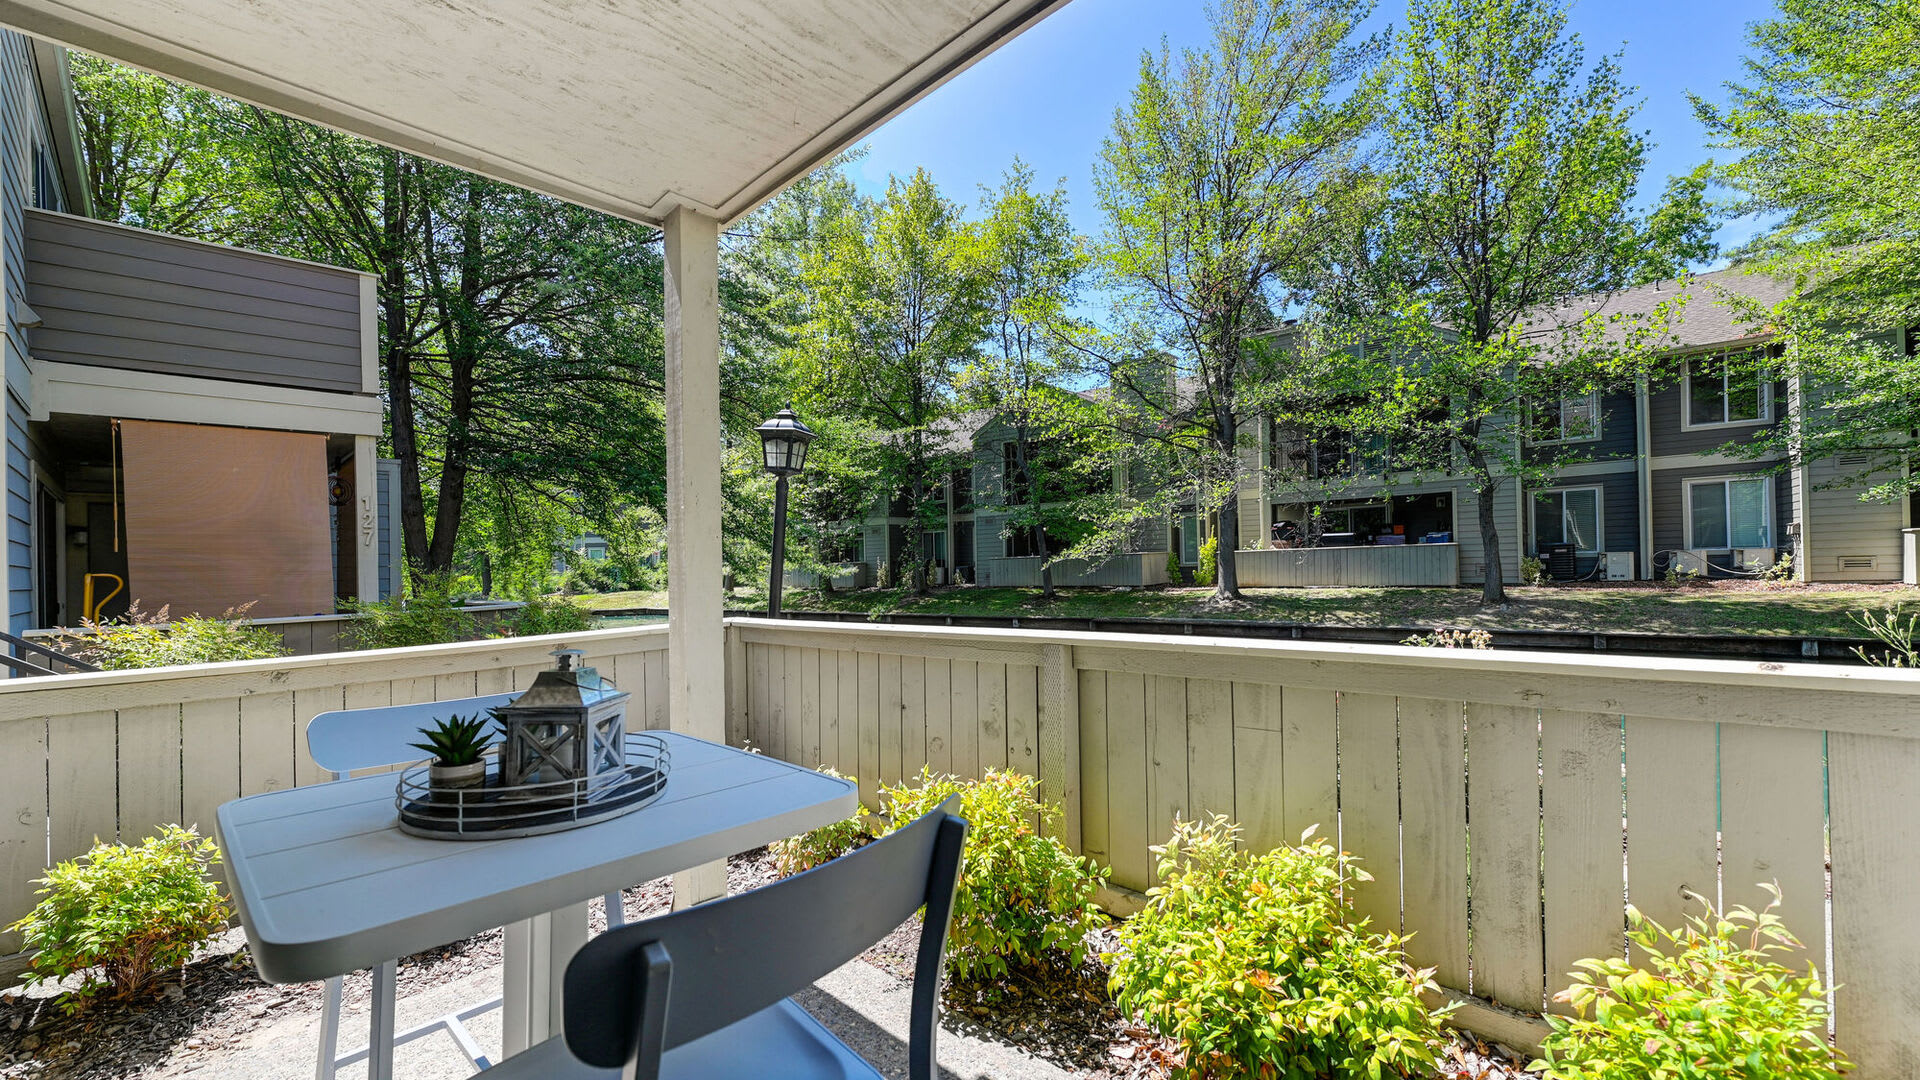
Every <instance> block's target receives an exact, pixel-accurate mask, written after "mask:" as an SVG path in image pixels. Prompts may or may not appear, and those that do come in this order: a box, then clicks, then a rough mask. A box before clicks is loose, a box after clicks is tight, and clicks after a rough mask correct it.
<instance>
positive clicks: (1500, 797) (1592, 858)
mask: <svg viewBox="0 0 1920 1080" xmlns="http://www.w3.org/2000/svg"><path fill="white" fill-rule="evenodd" d="M561 640H565V641H566V642H567V643H568V644H570V645H574V646H577V647H582V648H585V649H586V650H587V652H588V655H589V656H590V657H591V658H592V659H593V660H594V661H595V662H596V663H597V664H598V666H599V667H600V668H601V669H602V670H603V671H606V672H608V673H609V674H610V675H611V676H612V677H613V678H614V679H615V680H616V681H617V682H619V683H620V684H621V685H623V686H625V687H627V688H628V689H631V690H633V691H634V692H635V705H634V709H635V710H637V711H638V712H639V713H640V714H641V715H640V716H638V717H634V718H632V719H630V722H631V723H633V725H634V726H635V727H662V726H665V724H666V722H667V716H666V701H665V683H666V680H665V671H666V668H665V659H666V652H665V650H666V636H665V632H664V629H663V628H660V627H647V628H627V629H619V630H605V631H594V632H590V633H585V634H576V635H568V636H566V637H565V638H564V639H562V638H559V637H552V638H527V639H519V640H505V641H486V642H473V643H467V644H461V645H446V646H432V647H428V648H422V649H407V650H392V651H387V652H370V653H348V654H340V655H336V656H316V657H304V658H299V659H288V660H266V661H247V662H243V663H237V664H216V665H204V666H199V667H193V668H176V669H156V670H151V671H135V672H102V673H98V674H82V675H71V676H63V677H59V678H40V679H17V680H13V681H11V682H9V683H6V684H4V685H0V792H5V793H6V797H7V798H8V800H9V801H8V803H7V813H6V814H5V815H4V816H3V817H0V921H7V920H11V919H13V918H15V917H17V916H18V915H20V914H21V913H23V912H24V911H25V910H26V908H27V906H28V903H29V901H30V899H31V891H32V885H31V883H30V879H31V878H33V877H36V876H38V875H39V873H40V872H41V868H42V867H44V866H45V865H46V860H47V859H48V858H56V859H57V858H67V857H71V856H72V855H74V854H77V853H78V852H80V851H81V850H84V848H85V846H86V845H87V844H88V843H89V842H91V840H92V838H93V837H94V836H96V835H97V836H100V837H103V838H105V837H112V836H115V835H118V836H120V837H121V838H123V839H129V840H131V839H136V838H138V837H140V836H142V835H144V834H145V833H146V832H147V831H149V830H150V829H151V828H152V827H153V826H154V825H157V824H159V823H162V822H167V821H173V820H184V821H188V822H194V821H198V822H201V823H203V824H204V823H205V822H207V821H208V820H210V814H211V811H212V808H213V807H214V806H215V805H217V804H218V803H220V802H222V801H224V800H226V799H229V798H232V797H234V796H236V795H240V794H244V793H248V792H254V791H261V790H266V789H268V788H273V787H284V786H290V785H293V784H302V783H310V782H315V781H317V780H319V779H321V778H322V777H321V775H320V774H319V771H318V770H317V769H316V768H315V767H314V766H313V765H312V763H311V762H310V761H308V760H307V759H306V757H305V752H304V746H303V741H302V739H301V737H300V736H301V725H302V721H303V720H304V719H305V718H307V717H310V716H312V715H314V714H315V713H317V712H319V711H321V710H323V709H331V708H339V707H342V706H343V705H345V706H353V705H359V704H387V703H390V702H402V701H421V700H433V699H439V698H453V697H460V696H467V695H471V694H474V693H477V692H480V693H484V692H489V691H497V690H505V689H509V688H511V687H514V686H519V685H525V682H526V680H527V679H529V678H530V677H531V676H532V674H533V673H534V672H535V671H537V670H539V669H540V668H541V667H543V666H545V664H546V663H547V660H548V658H547V652H548V651H549V650H550V649H552V648H553V647H554V646H555V645H556V644H557V643H558V642H559V641H561ZM727 656H728V661H727V667H726V679H727V700H728V704H727V718H726V719H727V728H726V730H727V736H728V739H729V740H730V741H732V742H734V743H736V744H740V743H747V742H750V743H751V744H752V745H753V746H755V747H756V748H759V749H761V750H764V751H765V752H767V753H769V754H772V755H775V756H777V757H781V758H783V759H785V760H788V761H792V762H796V763H800V764H806V765H820V764H827V765H832V766H834V767H836V768H838V769H841V770H843V771H845V772H848V773H851V774H853V775H855V776H858V777H859V779H860V789H861V796H862V798H863V799H864V800H865V801H866V802H867V804H868V805H869V806H873V805H877V802H876V796H877V790H878V786H879V785H882V784H892V783H898V782H900V781H902V780H904V779H907V778H909V777H911V776H913V775H914V774H915V773H917V772H918V771H919V770H920V769H921V767H923V766H926V767H930V768H932V769H933V770H935V771H937V772H954V773H958V774H961V775H972V774H977V773H979V772H980V771H981V770H984V769H986V768H989V767H996V768H1011V769H1017V770H1019V771H1022V772H1026V773H1029V774H1032V775H1035V776H1037V777H1039V778H1040V780H1041V781H1042V790H1043V793H1044V794H1045V795H1046V796H1047V797H1049V798H1051V799H1054V800H1057V801H1059V802H1061V803H1062V805H1063V807H1064V809H1065V815H1064V821H1063V824H1062V828H1061V832H1062V839H1063V840H1064V841H1065V842H1066V843H1067V844H1069V845H1070V846H1072V847H1073V848H1075V849H1077V850H1081V851H1084V852H1085V853H1086V854H1088V855H1090V856H1092V857H1094V858H1096V859H1099V860H1100V861H1102V862H1104V863H1107V864H1108V865H1110V866H1111V867H1112V868H1113V878H1114V882H1115V884H1116V885H1118V886H1120V887H1121V888H1122V890H1130V891H1133V892H1137V891H1139V890H1144V889H1146V888H1147V887H1149V886H1150V885H1152V884H1153V871H1152V862H1151V856H1150V853H1149V852H1148V846H1149V845H1151V844H1153V843H1157V842H1159V841H1160V840H1162V839H1164V838H1165V836H1166V834H1167V833H1168V831H1169V828H1170V826H1171V823H1172V821H1173V819H1174V818H1175V817H1176V816H1179V817H1186V818H1192V817H1196V816H1199V815H1203V814H1212V813H1223V814H1228V815H1231V816H1232V817H1234V818H1235V819H1236V820H1238V821H1239V822H1240V823H1241V824H1242V825H1243V826H1244V827H1245V828H1246V830H1247V842H1248V844H1249V845H1250V846H1256V847H1264V846H1270V845H1277V844H1282V843H1286V842H1289V841H1292V840H1295V839H1297V838H1298V837H1299V835H1300V833H1301V832H1302V831H1303V830H1304V829H1306V828H1307V827H1308V826H1318V827H1319V829H1320V831H1321V832H1322V833H1323V834H1329V835H1334V836H1337V837H1338V839H1339V843H1340V844H1341V846H1342V847H1344V848H1346V849H1348V850H1350V851H1353V852H1355V853H1357V854H1358V855H1359V856H1360V857H1361V858H1362V859H1363V860H1364V861H1365V865H1366V866H1367V867H1368V868H1369V869H1370V870H1371V872H1372V873H1373V875H1374V877H1375V881H1374V882H1373V883H1371V884H1357V885H1355V886H1353V888H1354V890H1355V891H1354V894H1353V896H1354V901H1355V903H1356V905H1357V906H1358V908H1359V910H1360V911H1361V913H1362V914H1364V915H1366V916H1367V917H1369V918H1371V919H1373V920H1374V922H1375V924H1376V925H1379V926H1382V927H1388V928H1394V929H1399V930H1404V931H1406V932H1409V933H1414V934H1415V936H1414V938H1413V940H1412V942H1411V943H1410V945H1409V949H1410V951H1411V953H1412V956H1413V959H1414V960H1415V961H1416V962H1418V963H1419V964H1421V965H1423V966H1424V965H1431V966H1433V967H1435V968H1436V969H1437V970H1438V977H1439V981H1440V982H1441V983H1442V984H1443V985H1445V986H1446V987H1448V988H1449V989H1450V992H1451V993H1453V994H1454V995H1456V996H1459V997H1461V998H1464V999H1467V1002H1468V1004H1467V1007H1466V1008H1465V1009H1464V1010H1463V1011H1462V1013H1461V1014H1460V1016H1459V1022H1461V1023H1462V1024H1464V1025H1465V1026H1468V1027H1471V1028H1474V1029H1476V1030H1479V1031H1481V1032H1483V1033H1484V1034H1486V1035H1488V1036H1489V1037H1492V1038H1497V1039H1500V1040H1502V1041H1505V1042H1508V1043H1510V1044H1516V1045H1520V1044H1525V1043H1528V1042H1530V1041H1531V1040H1533V1039H1535V1038H1537V1037H1538V1034H1539V1032H1540V1030H1541V1025H1540V1023H1539V1021H1538V1020H1529V1019H1528V1018H1527V1014H1538V1013H1539V1012H1541V1011H1542V1010H1543V1009H1545V1008H1550V1007H1557V1006H1552V1005H1550V1003H1549V1000H1548V998H1549V995H1550V994H1551V993H1552V992H1553V991H1555V990H1557V989H1559V988H1561V987H1563V986H1565V985H1566V983H1567V981H1568V980H1567V977H1566V972H1568V971H1569V970H1570V969H1571V968H1572V966H1573V963H1574V961H1576V960H1579V959H1581V958H1583V957H1588V956H1603V955H1620V954H1621V953H1623V952H1624V950H1625V949H1626V943H1625V938H1624V934H1623V926H1624V905H1625V903H1626V902H1627V901H1631V902H1632V903H1633V904H1634V905H1635V906H1637V907H1638V908H1640V909H1641V910H1642V911H1644V912H1646V913H1647V914H1649V915H1651V916H1652V917H1654V918H1656V919H1658V920H1660V921H1661V922H1663V923H1675V922H1678V921H1679V919H1680V917H1681V915H1682V913H1683V912H1684V911H1685V910H1686V908H1687V905H1686V901H1685V900H1684V899H1683V897H1682V890H1683V889H1684V890H1690V891H1692V892H1695V893H1699V894H1701V895H1703V896H1706V897H1709V898H1713V899H1716V900H1717V901H1718V902H1720V903H1721V904H1723V905H1732V904H1749V905H1758V904H1760V903H1763V902H1764V898H1765V897H1764V893H1763V892H1762V891H1761V889H1760V888H1759V887H1758V886H1757V884H1756V883H1757V882H1760V881H1777V882H1778V883H1779V884H1780V886H1781V888H1782V889H1783V890H1784V892H1785V896H1786V906H1785V908H1784V909H1783V910H1782V912H1781V914H1782V915H1783V916H1784V918H1785V919H1786V922H1787V925H1788V926H1789V928H1791V929H1792V930H1793V931H1794V932H1795V933H1796V934H1797V935H1799V937H1800V939H1801V940H1802V941H1803V942H1804V943H1805V945H1806V949H1805V956H1804V959H1805V960H1808V961H1811V962H1813V963H1814V964H1816V965H1818V966H1819V967H1820V969H1821V971H1822V973H1823V974H1824V975H1826V976H1827V977H1829V978H1831V979H1833V980H1834V981H1836V982H1838V983H1841V984H1844V986H1845V990H1844V992H1843V993H1842V994H1841V995H1839V998H1838V1003H1837V1005H1836V1017H1837V1023H1838V1039H1839V1043H1840V1045H1841V1046H1842V1047H1843V1048H1844V1049H1845V1050H1846V1051H1847V1052H1848V1053H1849V1054H1850V1055H1851V1056H1852V1057H1853V1058H1854V1060H1855V1061H1856V1062H1857V1063H1859V1065H1860V1074H1861V1075H1863V1076H1894V1075H1907V1074H1909V1073H1911V1072H1913V1071H1914V1070H1915V1069H1916V1068H1920V1049H1916V1047H1915V1045H1914V1043H1913V1041H1912V1039H1911V1033H1912V1032H1913V1031H1915V1030H1920V999H1916V998H1915V997H1914V996H1913V995H1912V994H1911V992H1910V990H1909V984H1910V982H1911V972H1912V971H1913V970H1914V969H1915V968H1916V967H1920V933H1916V931H1915V930H1914V929H1913V926H1912V920H1911V918H1910V916H1909V914H1908V911H1909V909H1910V907H1911V898H1912V896H1913V895H1914V894H1915V893H1916V892H1920V844H1915V843H1914V838H1915V837H1916V836H1920V680H1916V679H1915V678H1914V677H1913V676H1912V675H1911V674H1910V673H1902V672H1898V671H1884V670H1879V669H1866V668H1857V667H1819V666H1813V665H1798V664H1775V663H1743V662H1729V661H1696V660H1669V659H1663V658H1649V657H1630V658H1613V657H1560V656H1552V657H1547V656H1542V655H1540V654H1537V653H1528V652H1519V651H1500V652H1475V651H1454V650H1441V649H1408V648H1399V647H1389V646H1366V645H1333V644H1323V643H1312V642H1291V641H1273V642H1267V641H1259V642H1254V641H1245V640H1230V639H1207V638H1201V637H1191V636H1181V637H1153V636H1144V635H1107V634H1050V633H1040V632H1032V631H1009V630H974V629H961V628H920V627H903V626H885V625H871V624H866V625H855V624H848V625H837V624H823V623H802V622H785V621H769V620H759V619H736V620H732V621H731V622H730V623H729V627H728V647H727ZM1828 837H1831V840H1830V842H1829V840H1828ZM1829 859H1830V860H1831V862H1830V869H1829ZM1829 881H1830V883H1831V890H1830V892H1829ZM1469 882H1471V888H1469ZM1127 898H1128V894H1127V893H1126V892H1122V893H1121V894H1120V895H1118V896H1116V897H1115V898H1114V899H1115V902H1116V903H1119V904H1122V905H1124V904H1125V903H1126V902H1127ZM1829 928H1831V930H1830V932H1829ZM18 947H19V945H18V941H17V939H11V938H9V939H0V952H6V951H8V950H9V949H17V948H18ZM1829 954H1831V964H1829V960H1828V957H1829Z"/></svg>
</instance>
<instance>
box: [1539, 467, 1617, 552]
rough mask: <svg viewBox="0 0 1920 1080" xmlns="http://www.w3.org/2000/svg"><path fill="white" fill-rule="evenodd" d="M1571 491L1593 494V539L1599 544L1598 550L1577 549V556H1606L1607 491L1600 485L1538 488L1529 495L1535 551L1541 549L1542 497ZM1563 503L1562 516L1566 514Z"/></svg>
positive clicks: (1575, 550)
mask: <svg viewBox="0 0 1920 1080" xmlns="http://www.w3.org/2000/svg"><path fill="white" fill-rule="evenodd" d="M1569 491H1591V492H1593V538H1594V540H1595V541H1596V542H1598V543H1599V545H1600V546H1599V547H1597V548H1592V549H1588V548H1576V549H1574V554H1576V555H1605V554H1606V553H1607V489H1606V488H1605V487H1604V486H1603V485H1600V484H1569V485H1566V486H1564V487H1550V488H1537V489H1535V490H1533V491H1531V492H1529V493H1528V495H1527V528H1528V529H1529V530H1531V532H1532V535H1533V547H1534V550H1535V551H1538V550H1539V549H1540V524H1539V517H1540V500H1539V497H1540V496H1542V495H1565V494H1566V493H1567V492H1569ZM1564 506H1565V503H1564V502H1563V503H1562V507H1563V509H1562V510H1561V511H1560V512H1561V513H1562V514H1564V513H1566V510H1565V509H1564Z"/></svg>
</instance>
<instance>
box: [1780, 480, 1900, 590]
mask: <svg viewBox="0 0 1920 1080" xmlns="http://www.w3.org/2000/svg"><path fill="white" fill-rule="evenodd" d="M1853 471H1854V470H1852V469H1849V468H1848V467H1847V465H1846V463H1845V462H1843V461H1837V460H1834V459H1831V458H1829V459H1827V460H1823V461H1815V462H1810V463H1809V464H1808V466H1807V478H1808V480H1809V481H1810V482H1811V486H1812V489H1813V490H1811V491H1809V492H1807V493H1806V502H1807V515H1808V516H1807V517H1805V518H1802V519H1801V520H1802V521H1804V522H1806V526H1807V554H1806V558H1807V560H1808V565H1807V573H1808V576H1809V578H1810V580H1813V581H1899V580H1900V560H1901V551H1900V543H1901V542H1900V530H1901V529H1903V528H1905V527H1906V525H1907V520H1906V518H1907V508H1906V506H1905V505H1904V504H1903V503H1901V502H1897V501H1895V502H1887V501H1881V502H1862V501H1860V493H1861V492H1862V491H1864V490H1865V489H1866V488H1867V487H1869V486H1871V485H1872V484H1874V483H1877V482H1881V481H1885V480H1890V479H1892V478H1893V477H1892V476H1891V475H1890V474H1881V475H1879V476H1875V477H1870V478H1868V480H1867V481H1866V483H1856V484H1847V485H1844V486H1828V485H1834V484H1835V483H1836V482H1837V481H1838V480H1840V479H1841V478H1842V477H1845V476H1848V475H1850V474H1851V473H1852V472H1853Z"/></svg>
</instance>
